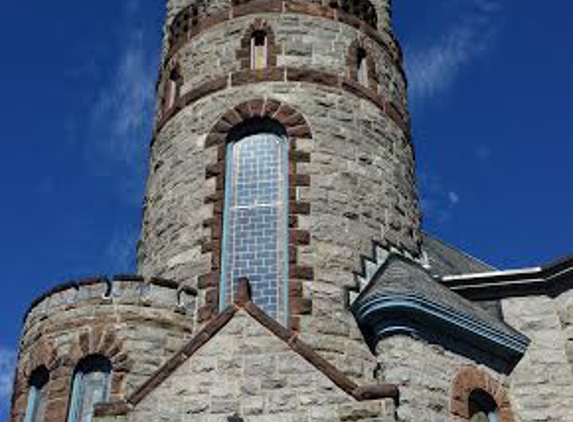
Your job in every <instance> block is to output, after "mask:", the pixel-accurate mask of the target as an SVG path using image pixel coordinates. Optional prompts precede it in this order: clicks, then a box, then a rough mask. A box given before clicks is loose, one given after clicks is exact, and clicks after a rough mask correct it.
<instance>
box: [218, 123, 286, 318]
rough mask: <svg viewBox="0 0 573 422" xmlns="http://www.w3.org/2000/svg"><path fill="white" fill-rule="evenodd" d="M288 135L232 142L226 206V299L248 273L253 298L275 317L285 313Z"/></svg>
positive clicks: (244, 138)
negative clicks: (239, 280) (238, 281)
mask: <svg viewBox="0 0 573 422" xmlns="http://www.w3.org/2000/svg"><path fill="white" fill-rule="evenodd" d="M287 148H288V146H287V141H286V139H285V138H284V137H283V136H281V135H278V134H274V133H257V134H252V135H248V136H245V137H243V138H242V139H240V140H238V141H236V142H234V143H232V144H230V146H229V151H228V157H229V159H230V165H229V167H228V168H227V171H228V177H227V183H228V185H227V198H226V209H225V247H224V251H223V274H224V283H225V284H226V287H227V288H226V294H225V299H226V301H227V303H230V302H232V301H233V298H234V295H235V293H236V288H237V280H238V279H240V278H242V277H247V278H248V279H249V281H250V283H251V287H252V291H253V301H254V302H255V303H256V304H257V305H259V306H260V307H261V308H262V309H263V310H265V311H266V312H267V313H268V314H270V315H272V316H273V317H275V318H283V317H285V315H286V309H285V307H286V305H285V297H286V279H287V265H286V263H287V262H288V260H287V223H286V218H287V215H286V195H287V185H288V180H287V174H288V171H287V170H288V168H287V165H288V161H287V155H288V149H287Z"/></svg>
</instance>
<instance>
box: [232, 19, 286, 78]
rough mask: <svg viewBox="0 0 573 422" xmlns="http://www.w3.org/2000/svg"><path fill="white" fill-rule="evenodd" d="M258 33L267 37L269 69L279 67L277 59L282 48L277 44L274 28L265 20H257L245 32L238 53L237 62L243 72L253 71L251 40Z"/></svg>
mask: <svg viewBox="0 0 573 422" xmlns="http://www.w3.org/2000/svg"><path fill="white" fill-rule="evenodd" d="M257 31H262V32H264V33H265V35H266V36H267V43H268V44H267V53H268V56H267V67H276V66H277V57H278V55H279V54H280V52H281V47H280V45H277V43H276V38H275V33H274V31H273V28H272V27H271V26H270V25H269V24H268V23H267V22H266V21H264V20H263V19H260V18H257V19H255V21H254V22H253V23H252V24H251V25H250V26H249V28H247V30H246V31H245V32H244V34H243V36H242V37H241V44H240V45H241V46H240V48H239V49H238V50H237V52H236V57H237V60H239V62H240V66H241V69H243V70H247V69H251V54H252V52H251V38H252V37H253V34H254V33H255V32H257Z"/></svg>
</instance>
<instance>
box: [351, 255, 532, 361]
mask: <svg viewBox="0 0 573 422" xmlns="http://www.w3.org/2000/svg"><path fill="white" fill-rule="evenodd" d="M351 310H352V312H353V313H354V316H355V317H356V320H357V322H358V324H359V325H360V327H361V328H362V329H363V331H364V333H365V335H366V337H367V339H368V342H369V344H370V346H371V347H373V348H374V347H376V344H377V343H378V342H379V341H381V340H382V339H383V338H386V337H389V336H393V335H412V336H415V337H418V336H421V337H424V338H426V339H428V340H430V341H432V340H434V339H435V340H438V341H440V342H442V340H444V341H446V343H448V344H450V345H451V347H454V348H457V350H458V351H459V352H461V353H463V350H470V349H467V348H464V346H463V345H472V346H473V347H474V348H475V349H476V350H481V352H480V353H482V354H483V353H485V355H488V356H490V357H495V359H493V360H491V359H490V360H488V361H490V362H504V364H503V365H502V366H500V367H499V369H500V370H507V368H513V367H514V366H515V365H516V364H517V363H518V362H519V360H521V358H522V357H523V355H524V353H525V352H526V350H527V347H528V346H529V343H530V341H529V339H528V338H527V337H525V336H524V335H522V334H521V333H519V332H518V331H516V330H514V329H513V328H512V327H510V326H509V325H507V324H506V323H505V322H504V321H503V320H501V319H500V318H498V317H496V315H494V314H492V313H490V312H488V311H487V310H485V309H484V308H482V307H481V306H479V305H478V304H476V303H473V302H471V301H469V300H467V299H465V298H463V297H462V296H461V295H459V294H457V293H456V292H453V291H452V290H450V289H449V288H448V287H446V286H444V285H443V284H442V283H441V279H440V278H439V277H436V276H433V275H432V274H431V273H430V272H429V271H428V270H427V269H426V268H424V267H423V266H422V264H420V263H418V262H416V261H413V260H411V259H410V258H407V257H405V256H402V255H400V254H398V253H392V254H391V255H390V256H389V257H388V259H387V260H386V262H385V264H384V265H383V266H382V267H381V268H380V269H379V270H378V271H377V273H376V274H375V275H374V277H373V279H372V281H371V282H370V284H369V285H368V287H366V289H365V290H364V291H363V292H362V293H361V294H360V295H359V296H358V298H357V299H356V301H355V302H353V304H352V306H351ZM444 344H445V343H444ZM504 365H505V366H504Z"/></svg>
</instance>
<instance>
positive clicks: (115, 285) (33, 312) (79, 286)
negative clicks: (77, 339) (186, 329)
mask: <svg viewBox="0 0 573 422" xmlns="http://www.w3.org/2000/svg"><path fill="white" fill-rule="evenodd" d="M196 295H197V292H196V290H195V289H193V288H191V287H188V286H183V285H180V284H179V283H176V282H174V281H171V280H166V279H160V278H149V279H145V278H144V277H141V276H131V275H119V276H116V277H113V278H111V279H108V278H106V277H94V278H87V279H84V280H80V281H74V282H70V283H65V284H62V285H59V286H57V287H55V288H53V289H52V290H50V291H48V292H46V293H45V294H43V295H42V296H40V297H38V298H37V299H36V300H34V301H33V302H32V304H31V305H30V308H29V309H28V312H27V313H26V317H25V328H24V330H25V331H26V330H27V329H28V328H30V327H31V326H32V325H34V324H35V323H36V322H38V321H41V320H43V319H45V318H46V317H50V315H51V314H54V313H59V312H68V311H73V310H74V309H76V308H78V307H82V306H85V305H90V306H92V305H101V306H106V305H132V306H145V307H151V308H158V309H166V310H171V311H174V312H177V313H180V314H182V315H189V316H192V315H193V312H194V303H195V296H196Z"/></svg>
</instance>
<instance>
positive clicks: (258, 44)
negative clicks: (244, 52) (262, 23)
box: [251, 30, 269, 70]
mask: <svg viewBox="0 0 573 422" xmlns="http://www.w3.org/2000/svg"><path fill="white" fill-rule="evenodd" d="M268 52H269V37H268V35H267V33H266V32H265V31H263V30H257V31H254V32H253V33H252V35H251V69H256V70H258V69H265V68H266V67H267V66H268V56H269V54H268Z"/></svg>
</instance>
